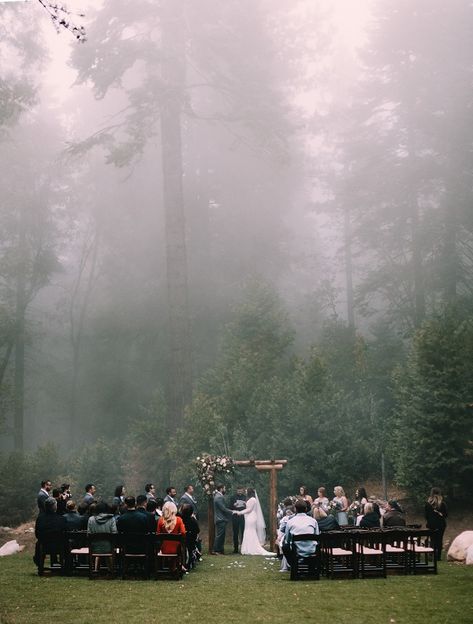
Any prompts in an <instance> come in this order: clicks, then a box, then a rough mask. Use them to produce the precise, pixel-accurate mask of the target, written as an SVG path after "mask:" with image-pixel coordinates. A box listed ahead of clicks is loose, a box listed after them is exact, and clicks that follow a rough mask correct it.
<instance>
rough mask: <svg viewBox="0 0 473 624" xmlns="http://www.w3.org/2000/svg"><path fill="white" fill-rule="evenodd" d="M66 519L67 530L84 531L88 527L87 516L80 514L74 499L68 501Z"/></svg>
mask: <svg viewBox="0 0 473 624" xmlns="http://www.w3.org/2000/svg"><path fill="white" fill-rule="evenodd" d="M64 520H65V521H66V531H83V530H84V529H86V528H87V520H88V519H87V517H86V516H81V515H80V514H79V512H78V511H77V506H76V503H75V501H73V500H72V499H71V500H68V501H67V503H66V513H65V514H64Z"/></svg>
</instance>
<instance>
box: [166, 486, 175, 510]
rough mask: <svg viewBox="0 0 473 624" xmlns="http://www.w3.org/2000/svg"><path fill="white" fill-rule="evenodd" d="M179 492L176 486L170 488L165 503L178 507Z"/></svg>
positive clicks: (167, 489)
mask: <svg viewBox="0 0 473 624" xmlns="http://www.w3.org/2000/svg"><path fill="white" fill-rule="evenodd" d="M176 496H177V490H176V488H175V487H174V486H172V485H170V486H169V487H168V488H166V496H165V497H164V502H165V503H174V505H176V507H177V503H178V501H177V498H176Z"/></svg>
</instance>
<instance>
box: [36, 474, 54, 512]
mask: <svg viewBox="0 0 473 624" xmlns="http://www.w3.org/2000/svg"><path fill="white" fill-rule="evenodd" d="M51 488H52V484H51V481H50V480H49V479H46V480H45V481H41V489H40V491H39V492H38V496H37V503H38V509H39V511H44V503H45V501H46V500H47V499H48V498H49V497H50V492H51Z"/></svg>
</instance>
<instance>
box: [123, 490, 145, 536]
mask: <svg viewBox="0 0 473 624" xmlns="http://www.w3.org/2000/svg"><path fill="white" fill-rule="evenodd" d="M117 529H118V531H119V533H148V519H147V518H146V517H145V516H144V515H143V514H142V513H140V512H139V511H136V500H135V497H134V496H127V497H126V498H125V511H124V513H122V514H121V515H120V517H119V518H117Z"/></svg>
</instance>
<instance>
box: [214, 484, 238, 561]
mask: <svg viewBox="0 0 473 624" xmlns="http://www.w3.org/2000/svg"><path fill="white" fill-rule="evenodd" d="M224 494H225V486H224V485H217V487H216V489H215V494H214V522H215V540H214V548H213V552H212V554H213V555H223V554H224V546H225V529H226V528H227V522H228V521H229V520H230V518H231V517H232V515H233V514H235V513H236V511H232V510H231V509H228V508H227V506H226V505H225V499H224V497H223V495H224Z"/></svg>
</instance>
